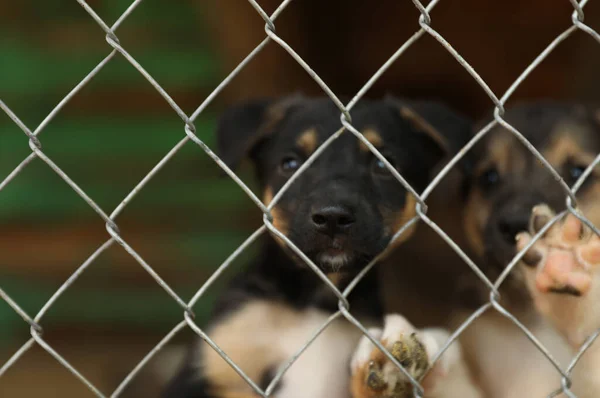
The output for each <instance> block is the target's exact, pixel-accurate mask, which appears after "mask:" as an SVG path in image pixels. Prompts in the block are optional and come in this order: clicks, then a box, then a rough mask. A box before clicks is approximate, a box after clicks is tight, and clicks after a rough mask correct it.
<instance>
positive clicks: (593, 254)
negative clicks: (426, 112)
mask: <svg viewBox="0 0 600 398" xmlns="http://www.w3.org/2000/svg"><path fill="white" fill-rule="evenodd" d="M506 119H507V121H508V122H509V123H510V124H511V125H512V126H514V127H515V128H516V129H517V130H519V131H520V132H521V133H522V134H524V136H525V137H526V138H527V139H528V140H529V141H530V142H531V143H532V144H533V145H534V146H535V147H536V148H537V149H538V150H539V151H540V152H541V154H542V155H543V156H544V157H545V158H546V159H547V160H548V161H549V162H550V164H551V165H552V166H553V167H554V168H555V169H556V170H557V171H558V173H560V175H561V176H562V178H564V180H565V182H566V183H567V184H568V185H569V186H571V185H573V184H575V182H576V181H577V179H578V178H579V177H580V176H581V174H582V173H583V172H584V170H585V169H586V167H587V166H588V165H589V164H590V163H591V162H592V161H593V159H594V158H595V156H596V155H597V154H598V153H599V152H600V120H599V117H598V112H597V111H594V110H593V109H589V108H586V107H583V106H577V105H572V104H563V103H554V102H537V103H529V104H522V105H520V106H516V107H514V108H512V109H509V110H508V111H507V113H506ZM469 155H471V156H472V157H471V159H470V161H471V162H472V163H473V165H472V169H471V171H470V172H469V173H467V174H464V178H463V183H462V184H456V185H457V186H459V187H462V188H464V189H459V190H457V192H455V195H454V196H452V195H450V196H452V197H453V199H454V203H456V202H462V204H463V205H462V207H463V208H464V210H463V211H462V212H459V211H454V212H448V211H446V217H440V218H434V221H436V222H438V224H439V225H440V227H441V228H442V229H444V230H448V231H451V233H450V235H451V237H452V238H453V239H454V240H455V241H457V242H460V243H459V245H460V246H461V247H462V248H463V249H464V250H465V251H466V252H467V253H468V254H469V256H470V257H471V258H472V259H473V260H474V261H475V263H476V264H477V265H478V266H479V267H480V268H481V269H482V270H483V271H484V273H485V274H486V276H487V277H488V278H490V279H491V280H492V281H495V280H496V278H497V277H498V276H500V274H501V273H502V271H503V270H504V269H505V268H506V266H507V265H508V264H509V263H510V262H511V260H512V259H513V258H514V256H515V255H516V253H517V249H522V248H524V247H525V246H526V245H527V243H529V241H530V239H531V235H532V234H534V233H536V232H538V231H539V230H540V228H541V227H542V226H543V225H544V223H545V222H546V221H548V220H549V219H550V217H551V216H552V215H553V214H554V211H560V210H562V209H563V208H564V206H565V198H566V195H565V192H564V191H563V190H562V189H561V187H560V186H559V184H558V183H557V181H555V180H554V178H553V177H552V175H551V174H550V173H549V172H548V170H547V169H545V168H544V167H543V166H542V165H541V164H540V163H539V161H537V159H535V158H534V156H533V154H531V153H530V152H529V151H528V150H527V148H526V147H525V146H524V145H523V144H522V143H521V142H520V141H519V140H518V139H517V138H515V137H514V136H513V135H512V134H511V133H510V132H509V131H506V130H505V129H504V128H502V127H497V128H495V129H494V130H493V131H490V132H489V133H488V135H486V137H485V138H484V139H483V140H482V141H481V142H480V143H479V144H478V145H476V146H475V148H474V149H473V151H472V152H471V153H470V154H469ZM597 173H598V171H597V170H594V172H593V173H592V175H591V176H590V177H589V178H588V179H587V180H586V182H585V183H584V184H583V185H582V186H581V188H580V189H579V191H578V195H577V197H578V204H579V210H580V211H581V212H582V213H583V214H584V215H585V216H587V217H588V218H589V219H590V220H591V221H592V222H593V223H598V222H600V212H599V211H598V209H600V202H599V198H600V184H599V183H598V181H599V180H598V177H597ZM455 182H456V181H455ZM442 193H444V192H442ZM435 198H436V197H435V195H433V197H432V199H435ZM437 199H438V203H436V204H437V205H438V207H439V205H440V204H441V205H442V206H441V208H442V209H444V206H443V205H444V203H442V201H440V200H439V199H440V198H439V197H438V198H437ZM433 207H434V206H431V210H432V211H433V210H434V209H433ZM534 207H535V210H534V211H533V213H532V209H533V208H534ZM456 225H459V226H461V228H462V236H460V235H461V234H460V231H458V233H457V231H456V228H455V226H456ZM422 230H423V229H420V230H419V231H422ZM429 232H430V236H429V237H428V239H424V240H423V242H425V244H417V245H412V248H413V249H412V251H411V250H408V249H405V248H406V247H410V246H411V243H412V242H410V241H409V242H407V244H406V245H403V247H401V248H400V249H399V251H398V252H400V253H399V255H402V256H403V258H404V259H406V258H419V257H420V258H421V259H422V260H421V262H420V265H421V267H409V269H411V270H412V271H413V274H411V275H410V276H411V277H410V278H409V279H408V280H409V281H410V282H411V283H412V284H413V286H414V288H413V290H412V292H413V293H410V292H411V291H410V290H405V289H404V287H405V286H406V285H407V282H406V280H407V272H410V271H408V270H407V267H404V268H402V269H400V270H398V271H396V274H395V276H398V275H402V274H403V276H404V278H399V277H396V278H388V285H394V284H396V289H397V292H399V293H398V294H396V295H395V297H394V299H395V307H394V311H400V312H401V313H403V314H417V313H426V314H429V315H430V316H429V317H428V318H426V319H425V322H428V323H434V324H437V325H440V326H446V327H448V328H451V329H456V328H458V327H459V326H461V325H462V323H463V322H464V321H466V320H467V318H468V316H470V315H471V314H472V313H473V311H475V310H476V309H477V308H478V307H480V306H482V305H483V304H485V303H486V302H488V301H489V298H490V291H489V289H488V288H487V286H486V285H484V284H483V282H482V281H481V280H479V279H478V278H477V277H476V276H475V274H474V273H473V272H472V271H471V270H470V268H469V267H467V266H466V264H465V263H464V262H463V261H462V260H461V259H459V258H457V256H456V255H454V254H452V253H451V251H450V249H449V248H447V247H446V248H445V249H444V248H443V246H444V245H445V244H444V243H443V242H442V243H441V244H440V240H439V239H438V240H437V241H436V240H435V239H433V238H432V237H431V230H430V231H429ZM417 235H418V234H417ZM517 237H518V238H519V239H518V244H517V240H516V238H517ZM436 242H437V243H436ZM428 245H429V247H428ZM431 245H436V246H433V247H435V248H436V249H435V250H433V249H431ZM438 248H439V250H437V249H438ZM407 254H408V256H407ZM411 256H412V257H411ZM442 259H443V260H442ZM523 259H524V261H523V262H522V263H521V264H519V266H518V267H517V268H515V269H514V270H513V271H512V272H511V273H510V274H509V276H508V278H507V280H505V281H504V283H503V284H502V285H501V287H500V292H501V295H502V296H501V299H500V300H499V304H500V305H501V306H503V307H504V308H505V309H506V310H507V311H509V312H510V313H511V314H513V315H514V316H515V317H516V318H517V319H518V320H519V321H520V322H522V323H523V324H524V325H525V327H526V328H528V329H529V330H530V331H531V332H532V333H533V334H534V335H535V336H536V337H537V338H538V339H539V340H540V341H541V342H542V344H544V345H545V346H546V347H547V348H548V349H549V351H550V353H551V355H553V357H554V358H555V359H556V360H557V361H558V362H559V363H560V364H561V365H562V368H563V369H565V368H566V367H567V366H568V364H569V362H570V361H571V360H572V358H573V356H574V355H575V352H576V351H575V350H574V349H577V348H579V347H580V345H581V344H582V343H583V341H584V340H585V338H586V337H588V336H590V335H591V334H592V333H593V332H594V331H595V330H597V329H598V328H599V327H600V308H599V304H598V302H599V301H598V299H599V298H600V297H599V295H600V293H598V291H599V289H598V288H597V286H596V285H597V284H598V271H597V269H598V268H596V267H597V265H598V262H599V260H600V249H599V240H598V238H596V237H595V236H594V235H593V234H592V233H591V232H590V231H589V230H588V229H587V228H585V227H583V226H582V224H581V222H579V221H578V220H577V219H576V218H574V217H573V216H569V217H567V219H566V220H564V221H561V222H559V223H557V224H556V225H555V226H554V227H552V228H551V229H550V230H549V231H548V232H547V233H546V235H545V237H544V238H543V239H542V240H541V241H540V242H539V243H537V244H536V245H535V246H534V247H533V248H532V250H531V251H530V252H528V253H527V254H526V255H525V257H524V258H523ZM388 268H393V269H398V267H397V266H396V265H395V264H394V265H393V266H392V267H388ZM415 268H417V269H416V271H415ZM391 274H392V275H393V273H391ZM438 275H440V276H438ZM436 276H437V277H436ZM440 281H441V282H440ZM433 286H435V288H434V287H433ZM438 287H439V289H438ZM438 290H441V291H442V292H445V293H446V294H447V296H446V297H447V298H446V300H445V302H444V300H443V299H440V298H439V292H438ZM452 290H454V292H452ZM415 291H420V292H421V293H420V295H419V296H418V297H421V300H420V301H419V300H412V301H410V304H407V300H405V299H404V298H405V297H406V296H405V295H406V293H405V292H409V293H408V294H409V296H413V295H414V292H415ZM532 298H533V300H532ZM392 301H393V300H392ZM422 318H423V317H422ZM422 318H421V319H420V320H422ZM414 319H415V320H416V319H417V317H416V316H415V317H414ZM419 326H420V325H419ZM460 343H461V345H462V347H463V349H464V352H465V356H466V360H467V362H468V364H469V369H470V372H471V374H472V376H473V379H472V381H473V382H474V383H475V384H476V385H477V386H478V387H479V388H481V390H482V391H483V394H484V396H485V397H490V398H512V397H517V396H523V397H546V396H548V395H549V394H550V393H552V392H553V391H555V390H557V389H559V388H560V386H561V375H560V373H559V372H558V371H557V370H556V369H555V368H554V367H553V366H552V364H551V363H550V362H549V361H548V360H547V359H546V357H545V356H544V355H543V354H542V353H541V352H540V351H539V350H538V349H537V348H536V347H535V346H534V345H533V344H532V342H531V341H530V340H529V339H528V338H527V337H526V335H525V334H524V333H523V331H522V330H521V329H519V328H518V327H517V326H516V325H515V324H514V323H513V322H512V321H511V320H510V319H508V318H506V317H505V316H504V315H502V314H501V313H500V312H497V311H494V310H493V309H490V310H488V311H487V312H485V313H484V314H483V315H482V316H480V317H479V318H477V319H476V320H475V321H474V322H473V323H472V324H471V325H470V326H469V327H468V328H467V329H466V330H464V331H463V333H462V334H461V336H460ZM598 346H599V345H598V344H596V345H595V347H596V348H594V346H592V348H591V349H590V352H588V354H587V355H586V356H584V358H582V360H581V362H580V363H579V365H578V367H576V368H575V372H574V379H573V386H572V391H574V392H575V393H576V394H577V396H579V397H598V396H600V385H599V384H600V371H599V370H598V369H600V360H599V357H600V354H598V351H600V348H598ZM532 369H534V370H535V371H532ZM461 380H462V381H468V380H466V379H465V378H461ZM457 396H461V395H457Z"/></svg>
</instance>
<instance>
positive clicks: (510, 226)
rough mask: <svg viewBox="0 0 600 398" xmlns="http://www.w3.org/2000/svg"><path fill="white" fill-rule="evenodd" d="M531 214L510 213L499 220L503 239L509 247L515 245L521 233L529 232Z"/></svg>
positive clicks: (523, 212)
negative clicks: (516, 238)
mask: <svg viewBox="0 0 600 398" xmlns="http://www.w3.org/2000/svg"><path fill="white" fill-rule="evenodd" d="M528 224H529V213H528V212H526V211H522V212H517V213H509V214H505V215H504V216H502V217H500V218H499V219H498V223H497V228H498V231H499V232H500V235H501V236H502V239H503V240H504V241H505V242H506V243H508V244H509V245H514V244H515V237H516V236H517V234H518V233H519V232H523V231H527V226H528Z"/></svg>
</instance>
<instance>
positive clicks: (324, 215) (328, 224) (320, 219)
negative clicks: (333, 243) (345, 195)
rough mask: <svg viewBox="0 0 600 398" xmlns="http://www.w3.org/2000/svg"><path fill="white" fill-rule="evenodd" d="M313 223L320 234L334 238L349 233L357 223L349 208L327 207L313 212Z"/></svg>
mask: <svg viewBox="0 0 600 398" xmlns="http://www.w3.org/2000/svg"><path fill="white" fill-rule="evenodd" d="M311 222H312V225H313V227H314V228H315V229H316V230H317V231H318V232H320V233H322V234H326V235H330V236H333V235H336V234H339V233H344V232H347V231H348V230H349V229H350V228H351V227H352V225H354V223H355V222H356V216H355V215H354V212H352V211H351V210H350V209H348V208H347V207H343V206H325V207H320V208H317V209H315V210H313V211H312V213H311Z"/></svg>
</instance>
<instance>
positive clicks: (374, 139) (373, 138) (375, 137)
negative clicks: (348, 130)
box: [359, 129, 383, 152]
mask: <svg viewBox="0 0 600 398" xmlns="http://www.w3.org/2000/svg"><path fill="white" fill-rule="evenodd" d="M363 136H364V137H365V138H366V140H367V141H369V143H371V145H373V146H374V147H375V148H377V149H379V148H381V147H382V146H383V138H381V135H380V134H379V133H378V132H377V131H375V130H373V129H366V130H365V131H364V132H363ZM359 148H360V150H361V151H363V152H368V151H369V148H367V146H366V145H365V144H364V142H362V141H360V142H359Z"/></svg>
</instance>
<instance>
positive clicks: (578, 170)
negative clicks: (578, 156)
mask: <svg viewBox="0 0 600 398" xmlns="http://www.w3.org/2000/svg"><path fill="white" fill-rule="evenodd" d="M586 169H587V167H586V166H582V165H575V166H572V167H571V168H570V169H569V176H570V177H571V179H572V180H573V181H577V180H578V179H579V177H581V176H582V175H583V173H584V172H585V170H586Z"/></svg>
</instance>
